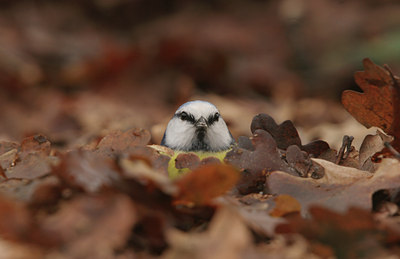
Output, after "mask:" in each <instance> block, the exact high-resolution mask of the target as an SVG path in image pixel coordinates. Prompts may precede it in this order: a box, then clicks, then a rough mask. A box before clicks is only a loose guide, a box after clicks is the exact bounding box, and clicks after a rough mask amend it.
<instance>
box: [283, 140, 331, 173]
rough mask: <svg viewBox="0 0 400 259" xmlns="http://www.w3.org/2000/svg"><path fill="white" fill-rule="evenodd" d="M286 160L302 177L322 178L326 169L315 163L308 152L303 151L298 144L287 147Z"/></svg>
mask: <svg viewBox="0 0 400 259" xmlns="http://www.w3.org/2000/svg"><path fill="white" fill-rule="evenodd" d="M286 161H287V162H288V164H289V166H290V167H291V168H294V169H295V170H296V172H297V173H298V174H299V176H301V177H313V178H321V177H322V176H323V175H324V169H323V168H322V167H320V166H319V165H318V164H316V163H314V162H313V161H312V160H311V159H310V158H309V156H308V155H307V153H305V152H304V151H301V150H300V148H299V147H298V146H296V145H292V146H289V147H288V148H287V150H286Z"/></svg>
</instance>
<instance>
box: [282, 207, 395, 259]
mask: <svg viewBox="0 0 400 259" xmlns="http://www.w3.org/2000/svg"><path fill="white" fill-rule="evenodd" d="M310 214H311V215H310V216H311V218H308V219H304V218H301V217H291V218H287V220H288V222H286V223H283V224H280V225H278V226H277V227H276V232H277V233H279V234H286V235H287V234H301V235H303V236H304V237H305V238H306V239H307V240H308V241H309V242H310V243H311V246H312V247H313V248H312V250H315V247H317V248H318V247H319V246H320V245H324V246H327V247H330V248H332V251H333V252H334V256H336V257H337V258H354V257H358V256H357V255H360V254H364V253H368V254H369V255H370V256H371V257H373V258H376V257H382V256H384V257H386V256H390V255H394V254H393V253H395V252H396V251H395V250H394V251H393V252H390V250H389V251H388V250H386V249H385V247H386V246H387V245H388V244H387V243H386V242H388V241H389V240H388V239H387V237H389V236H390V235H392V233H393V231H391V230H389V229H384V228H382V227H381V226H380V225H379V223H377V222H376V220H375V219H374V218H373V215H371V213H370V212H369V211H368V210H364V209H359V208H349V209H348V210H346V211H345V213H340V214H339V213H337V212H334V211H331V210H329V209H327V208H321V207H312V208H310ZM395 235H396V234H395ZM397 235H399V233H397ZM317 251H318V250H317Z"/></svg>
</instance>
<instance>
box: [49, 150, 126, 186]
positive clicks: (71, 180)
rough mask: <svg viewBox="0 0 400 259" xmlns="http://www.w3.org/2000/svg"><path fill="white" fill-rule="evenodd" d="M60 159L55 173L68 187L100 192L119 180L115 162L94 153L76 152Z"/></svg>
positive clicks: (54, 170)
mask: <svg viewBox="0 0 400 259" xmlns="http://www.w3.org/2000/svg"><path fill="white" fill-rule="evenodd" d="M60 159H61V162H60V163H59V165H58V166H56V167H55V168H53V173H54V174H56V175H58V176H59V177H60V178H61V179H62V180H63V181H64V182H66V183H67V184H68V185H70V186H73V187H76V188H79V189H82V190H84V191H86V192H89V193H92V192H98V191H100V190H101V189H102V188H103V187H107V186H111V185H112V184H113V182H114V181H116V180H118V179H119V174H118V172H117V171H116V170H115V168H114V162H113V161H112V160H111V159H108V158H105V157H104V156H100V155H98V154H97V153H94V152H92V151H87V150H86V151H84V150H74V151H71V152H68V153H66V154H64V155H62V156H61V157H60Z"/></svg>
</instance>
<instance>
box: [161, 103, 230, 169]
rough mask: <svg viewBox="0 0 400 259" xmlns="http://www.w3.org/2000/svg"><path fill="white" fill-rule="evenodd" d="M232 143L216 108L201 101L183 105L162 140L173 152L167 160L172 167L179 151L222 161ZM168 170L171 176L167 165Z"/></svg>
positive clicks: (163, 144) (162, 143) (175, 114)
mask: <svg viewBox="0 0 400 259" xmlns="http://www.w3.org/2000/svg"><path fill="white" fill-rule="evenodd" d="M234 144H235V139H234V138H233V137H232V134H231V132H230V131H229V129H228V126H227V125H226V123H225V121H224V119H223V118H222V116H221V114H220V112H219V110H218V109H217V107H216V106H215V105H213V104H212V103H209V102H207V101H202V100H195V101H189V102H186V103H184V104H182V105H181V106H180V107H179V108H178V109H177V110H176V112H175V113H174V115H173V116H172V118H171V120H170V121H169V122H168V125H167V128H166V130H165V132H164V136H163V139H162V141H161V146H166V147H168V148H170V149H172V150H173V151H175V155H174V156H173V157H172V158H171V161H170V163H173V165H172V166H173V167H174V168H175V164H174V162H175V161H174V158H176V156H177V155H178V154H180V153H185V152H193V153H195V154H196V155H198V156H199V158H200V159H202V158H204V157H208V156H214V157H217V158H219V159H220V160H223V158H224V157H225V154H226V153H227V152H228V151H229V150H230V149H231V147H232V145H234ZM170 166H171V165H170ZM169 172H170V175H171V170H170V168H169ZM180 173H182V171H180V172H178V173H177V172H173V173H172V175H173V176H176V175H177V174H180Z"/></svg>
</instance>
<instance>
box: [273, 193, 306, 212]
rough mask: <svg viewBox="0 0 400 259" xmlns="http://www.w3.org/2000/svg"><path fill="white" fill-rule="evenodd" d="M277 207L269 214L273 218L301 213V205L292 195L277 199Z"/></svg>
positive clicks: (282, 195)
mask: <svg viewBox="0 0 400 259" xmlns="http://www.w3.org/2000/svg"><path fill="white" fill-rule="evenodd" d="M274 201H275V207H274V208H273V209H272V211H271V212H270V213H269V215H271V216H272V217H283V216H285V215H287V214H291V213H296V212H300V210H301V205H300V203H299V202H298V201H297V200H296V199H295V198H293V197H292V196H290V195H287V194H281V195H278V196H277V197H275V199H274Z"/></svg>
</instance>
